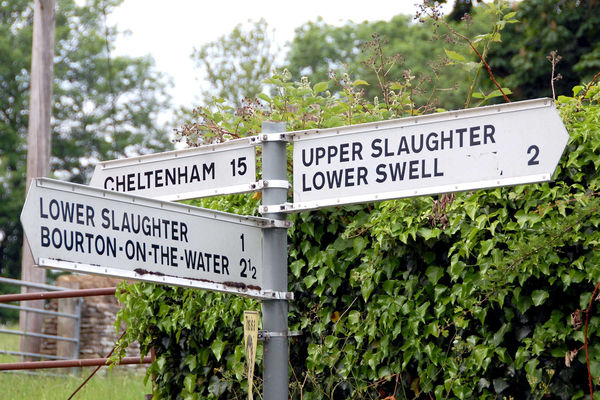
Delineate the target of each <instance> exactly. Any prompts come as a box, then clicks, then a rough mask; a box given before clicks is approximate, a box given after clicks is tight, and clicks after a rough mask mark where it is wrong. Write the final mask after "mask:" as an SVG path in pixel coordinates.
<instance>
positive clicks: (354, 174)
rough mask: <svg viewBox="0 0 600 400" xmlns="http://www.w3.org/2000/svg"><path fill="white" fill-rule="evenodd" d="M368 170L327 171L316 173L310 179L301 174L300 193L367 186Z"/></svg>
mask: <svg viewBox="0 0 600 400" xmlns="http://www.w3.org/2000/svg"><path fill="white" fill-rule="evenodd" d="M367 175H368V169H367V168H366V167H350V168H342V169H334V170H328V171H317V172H315V173H314V174H313V175H312V179H311V178H309V179H307V174H302V191H303V192H310V191H311V190H313V189H314V190H321V189H324V188H325V189H334V188H341V187H353V186H360V185H367V184H368V182H367Z"/></svg>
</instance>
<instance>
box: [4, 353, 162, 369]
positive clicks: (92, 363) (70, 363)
mask: <svg viewBox="0 0 600 400" xmlns="http://www.w3.org/2000/svg"><path fill="white" fill-rule="evenodd" d="M150 363H152V356H147V357H144V358H143V359H141V360H140V358H139V357H123V358H122V359H121V362H119V363H118V364H117V365H132V364H150ZM99 365H100V366H108V365H110V364H109V363H108V358H88V359H83V360H60V361H27V362H17V363H4V364H0V371H9V370H21V369H47V368H74V367H97V366H99Z"/></svg>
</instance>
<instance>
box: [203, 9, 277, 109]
mask: <svg viewBox="0 0 600 400" xmlns="http://www.w3.org/2000/svg"><path fill="white" fill-rule="evenodd" d="M274 58H275V55H274V50H273V45H272V43H271V38H270V37H269V28H268V25H267V23H266V21H265V20H264V19H261V20H260V21H258V22H253V23H252V24H251V28H250V29H249V30H247V31H246V30H244V27H243V26H242V25H241V24H239V25H237V26H236V27H235V28H234V29H233V31H232V32H231V33H230V34H229V35H225V36H221V37H220V38H219V39H217V40H215V41H214V42H210V43H207V44H205V45H203V46H201V47H200V48H199V49H196V50H194V52H193V54H192V59H194V60H195V61H196V65H197V66H198V67H199V68H200V69H201V70H203V71H204V72H206V80H207V81H208V82H209V83H210V85H211V86H210V88H208V89H205V90H203V91H202V98H203V101H204V102H205V103H206V102H210V101H211V99H212V98H213V97H217V98H221V99H223V100H225V101H226V102H227V104H229V105H231V106H235V107H240V106H241V104H242V100H243V99H244V98H250V99H253V98H254V97H256V95H257V94H259V93H260V92H261V91H262V89H263V84H262V80H263V79H265V78H267V77H268V76H269V75H270V73H271V69H272V67H273V64H274Z"/></svg>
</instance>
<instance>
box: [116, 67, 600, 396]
mask: <svg viewBox="0 0 600 400" xmlns="http://www.w3.org/2000/svg"><path fill="white" fill-rule="evenodd" d="M270 83H271V84H273V85H274V86H275V88H276V91H274V93H275V94H274V95H273V96H266V95H261V98H262V102H263V104H262V105H261V106H258V104H257V103H254V102H248V103H246V105H245V107H244V109H243V110H242V112H239V111H238V112H234V111H235V110H232V109H229V108H228V107H227V106H225V105H223V104H222V103H221V104H218V103H217V104H215V107H216V108H213V109H212V111H209V110H208V109H199V110H197V112H196V119H197V120H196V122H195V123H194V124H190V125H188V126H186V127H184V128H183V129H182V131H181V133H182V135H183V136H184V137H185V139H187V140H188V141H191V142H194V141H196V140H197V139H198V138H204V140H208V139H215V140H216V139H219V140H220V139H223V138H224V137H223V136H225V138H227V137H232V136H233V137H235V136H245V135H251V134H256V133H257V132H258V130H259V128H260V124H261V121H263V120H266V119H271V120H279V121H287V122H288V129H289V130H295V129H303V128H309V127H315V126H333V125H339V124H340V123H360V122H367V121H371V120H377V119H386V118H392V117H398V116H403V115H407V113H411V114H415V113H417V112H418V110H417V109H416V108H415V107H414V106H413V104H412V103H411V98H410V96H408V95H405V94H406V93H404V94H403V93H401V91H402V89H401V88H399V89H398V90H397V91H396V92H392V98H391V101H390V102H389V103H388V104H376V103H375V104H373V103H370V102H367V101H366V100H365V99H363V98H362V97H361V95H360V91H359V90H358V89H359V87H360V85H361V84H363V82H362V81H354V82H351V81H349V79H348V78H347V77H345V78H343V79H342V80H341V88H342V89H341V91H340V92H339V93H336V94H335V95H332V94H331V93H329V92H327V91H326V90H327V88H328V86H330V84H331V83H326V82H323V83H317V84H316V85H311V84H310V83H309V82H307V81H302V82H298V83H293V82H290V81H289V79H288V77H286V76H285V73H284V74H282V75H280V76H275V77H274V78H272V79H271V80H270ZM582 89H583V88H582V87H577V88H575V90H574V92H575V94H574V96H573V97H560V98H559V100H558V107H559V110H560V113H561V116H562V118H563V120H564V123H565V125H566V127H567V130H568V131H569V133H570V140H569V143H568V147H567V149H566V151H565V153H564V155H563V157H562V159H561V162H560V165H559V167H558V169H557V171H556V173H555V175H554V182H552V183H544V184H536V185H522V186H516V187H511V188H497V189H491V190H481V191H475V192H467V193H458V194H451V195H441V196H435V197H419V198H411V199H402V200H395V201H385V202H381V203H376V204H367V205H359V206H349V207H343V208H330V209H325V210H318V211H312V212H305V213H300V214H295V215H291V216H290V219H291V220H292V221H293V222H294V227H293V228H292V229H290V230H289V238H288V242H289V271H290V287H289V290H290V291H292V292H294V294H295V300H294V301H293V302H292V303H291V305H290V315H289V327H290V329H291V330H300V331H301V332H302V335H301V336H299V337H294V338H292V339H291V340H290V364H291V365H290V382H291V385H290V396H291V397H292V398H295V399H306V400H310V399H347V398H353V399H377V398H389V399H392V398H393V399H430V398H435V399H450V398H458V399H473V398H481V399H495V398H507V399H508V398H514V399H537V398H560V399H577V398H584V397H585V396H586V395H587V394H588V371H587V366H586V359H585V348H584V341H585V338H584V337H585V335H584V332H585V331H586V330H587V338H589V341H590V343H589V346H588V349H589V358H590V363H589V365H590V367H591V371H590V372H591V377H592V378H593V380H594V381H595V382H597V381H598V379H599V377H600V341H599V340H598V332H599V330H600V316H597V315H596V314H597V313H598V311H600V310H598V307H597V302H596V300H597V299H596V298H594V299H591V297H592V292H593V291H594V286H595V284H596V282H598V281H599V280H600V259H599V258H600V253H598V251H597V250H598V246H599V245H600V233H599V232H598V224H599V223H600V213H599V208H600V201H599V198H598V195H599V194H600V193H599V184H600V180H599V177H598V172H597V171H598V167H599V166H600V155H599V147H600V102H599V100H600V87H598V86H594V87H592V88H591V89H590V90H589V91H587V93H586V98H585V99H581V98H579V97H578V96H581V95H582V94H583V93H582ZM265 110H268V112H267V111H265ZM543 123H544V121H540V124H543ZM258 197H259V196H257V195H235V196H228V197H222V198H214V199H205V200H201V201H197V202H195V204H198V205H201V206H204V207H211V208H216V209H220V210H225V211H230V212H236V213H240V214H255V213H256V209H257V206H258V204H259V202H260V199H259V198H258ZM119 297H120V300H121V301H122V302H123V303H124V305H125V307H124V309H123V311H122V312H121V314H120V321H124V322H126V323H127V326H128V332H127V335H126V336H125V338H124V340H123V342H122V343H121V344H122V345H123V346H126V345H127V343H128V342H130V341H133V340H139V341H140V343H141V344H142V350H143V351H146V352H147V351H149V350H150V349H151V348H154V349H155V351H156V355H157V359H156V362H155V363H154V364H153V365H152V366H151V368H150V369H149V375H148V376H153V379H154V382H155V393H156V396H157V398H164V399H205V398H206V399H216V398H223V399H225V398H227V399H231V398H237V399H242V398H245V397H246V396H247V394H246V390H247V389H246V388H247V382H246V376H245V373H246V369H245V366H244V363H245V357H244V354H243V352H244V346H243V338H242V332H243V327H242V314H243V310H245V309H256V310H259V309H260V305H259V304H258V303H257V302H256V301H253V300H249V299H245V298H241V297H236V296H233V295H222V294H214V293H206V292H201V291H197V290H188V289H181V288H171V287H162V286H154V285H151V284H143V283H140V284H135V285H132V286H129V287H128V290H127V291H126V292H124V293H123V294H121V295H120V296H119ZM590 304H592V306H591V308H590V313H589V321H588V319H587V316H588V315H587V313H586V312H585V311H586V310H587V309H588V305H590ZM582 310H583V311H582ZM120 321H119V322H120ZM257 358H258V365H257V368H256V369H255V371H256V375H257V376H255V379H254V381H255V391H256V393H260V390H261V389H260V386H261V376H260V375H261V371H262V368H261V362H262V357H261V347H260V346H259V353H258V356H257Z"/></svg>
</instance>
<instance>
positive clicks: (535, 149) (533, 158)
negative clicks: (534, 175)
mask: <svg viewBox="0 0 600 400" xmlns="http://www.w3.org/2000/svg"><path fill="white" fill-rule="evenodd" d="M531 153H533V155H532V156H531V158H530V159H529V161H528V162H527V165H539V163H540V161H539V160H538V159H537V158H538V156H539V155H540V148H539V147H538V146H536V145H535V144H533V145H531V146H529V148H528V149H527V154H531Z"/></svg>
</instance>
